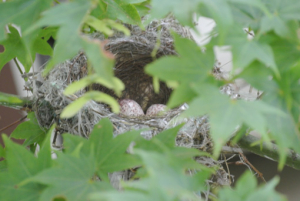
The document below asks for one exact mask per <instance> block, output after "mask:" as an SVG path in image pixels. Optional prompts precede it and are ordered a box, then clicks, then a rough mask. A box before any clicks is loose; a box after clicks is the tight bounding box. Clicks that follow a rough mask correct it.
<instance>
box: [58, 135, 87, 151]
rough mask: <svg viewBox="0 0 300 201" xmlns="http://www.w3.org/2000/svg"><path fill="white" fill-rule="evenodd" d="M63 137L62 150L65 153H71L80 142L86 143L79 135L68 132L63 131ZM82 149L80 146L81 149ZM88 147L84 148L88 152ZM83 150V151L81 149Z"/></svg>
mask: <svg viewBox="0 0 300 201" xmlns="http://www.w3.org/2000/svg"><path fill="white" fill-rule="evenodd" d="M62 136H63V139H64V151H65V153H72V152H73V151H74V150H75V149H76V148H77V147H78V146H79V145H80V144H84V143H86V142H85V141H86V140H87V139H85V138H83V137H79V136H75V135H72V134H69V133H64V134H63V135H62ZM82 150H83V149H82V148H81V151H82ZM88 151H89V149H87V150H86V153H88ZM83 152H84V151H83Z"/></svg>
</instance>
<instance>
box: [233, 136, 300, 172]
mask: <svg viewBox="0 0 300 201" xmlns="http://www.w3.org/2000/svg"><path fill="white" fill-rule="evenodd" d="M259 140H260V139H259V138H257V137H254V136H252V135H247V136H244V137H242V138H241V139H240V141H239V142H238V145H239V146H240V147H241V148H243V149H246V150H248V151H250V152H252V153H255V154H257V155H259V156H262V157H264V158H267V159H272V160H274V161H278V160H279V154H278V146H277V145H275V144H273V143H272V144H271V146H267V144H266V143H262V146H260V144H257V145H254V146H251V145H252V144H253V143H254V142H257V141H259ZM285 165H287V166H289V167H292V168H294V169H297V170H300V154H299V153H296V152H294V151H292V150H289V151H288V153H287V159H286V163H285Z"/></svg>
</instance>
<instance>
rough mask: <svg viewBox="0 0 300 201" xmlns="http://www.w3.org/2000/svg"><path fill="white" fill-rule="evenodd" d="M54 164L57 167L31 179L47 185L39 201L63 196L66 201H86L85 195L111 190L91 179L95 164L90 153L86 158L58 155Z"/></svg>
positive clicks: (100, 182)
mask: <svg viewBox="0 0 300 201" xmlns="http://www.w3.org/2000/svg"><path fill="white" fill-rule="evenodd" d="M90 150H91V151H92V147H90ZM56 162H57V163H58V165H59V166H58V167H54V168H51V169H48V170H45V171H43V172H41V173H39V174H38V175H36V176H35V177H34V178H33V181H36V182H39V183H42V184H46V185H49V187H48V188H47V189H45V190H44V191H43V192H42V195H41V198H40V200H52V199H53V198H54V197H57V196H63V197H65V198H66V199H67V200H74V201H81V200H87V195H88V194H90V193H92V192H97V191H99V190H100V191H103V190H108V189H111V186H110V185H109V184H108V183H105V182H102V181H97V179H95V178H94V179H93V176H94V175H95V172H96V164H95V160H94V158H93V153H92V152H91V153H90V155H89V156H88V157H86V156H83V155H82V154H81V155H80V157H74V156H72V155H68V154H63V153H59V154H58V158H57V159H56Z"/></svg>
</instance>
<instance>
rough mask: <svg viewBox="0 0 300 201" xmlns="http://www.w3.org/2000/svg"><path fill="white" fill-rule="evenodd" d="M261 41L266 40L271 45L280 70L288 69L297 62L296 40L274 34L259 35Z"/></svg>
mask: <svg viewBox="0 0 300 201" xmlns="http://www.w3.org/2000/svg"><path fill="white" fill-rule="evenodd" d="M261 41H262V42H268V43H269V44H270V46H271V47H272V49H273V52H274V56H275V61H276V64H277V66H278V69H279V70H280V71H281V72H284V71H287V70H289V69H290V68H291V67H292V66H294V65H295V64H297V63H298V62H299V55H300V48H299V47H300V46H299V43H298V42H295V41H288V40H286V39H282V38H280V37H278V36H276V35H274V34H268V35H267V36H265V37H261ZM283 52H284V54H283ZM286 55H289V56H288V58H289V59H286Z"/></svg>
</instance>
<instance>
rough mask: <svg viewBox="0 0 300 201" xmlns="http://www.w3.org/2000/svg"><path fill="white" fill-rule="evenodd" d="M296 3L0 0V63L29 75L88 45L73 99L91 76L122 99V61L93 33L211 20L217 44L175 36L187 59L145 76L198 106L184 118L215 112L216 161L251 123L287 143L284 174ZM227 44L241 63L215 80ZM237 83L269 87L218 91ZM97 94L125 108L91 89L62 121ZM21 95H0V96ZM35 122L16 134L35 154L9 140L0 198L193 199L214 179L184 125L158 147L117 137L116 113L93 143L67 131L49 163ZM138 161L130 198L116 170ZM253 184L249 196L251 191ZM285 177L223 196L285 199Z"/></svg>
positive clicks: (294, 76)
mask: <svg viewBox="0 0 300 201" xmlns="http://www.w3.org/2000/svg"><path fill="white" fill-rule="evenodd" d="M299 8H300V2H299V1H297V0H289V1H285V0H252V1H247V0H185V1H180V0H173V1H158V0H151V1H148V0H123V1H121V0H73V1H68V2H64V3H60V4H58V5H55V4H54V1H53V2H52V1H49V0H26V1H23V0H11V1H5V2H1V3H0V19H1V21H0V44H1V45H3V47H4V51H3V52H1V53H0V70H1V69H2V68H3V66H4V65H5V64H6V63H7V62H9V61H10V60H11V59H15V60H18V61H19V62H20V63H21V64H22V65H23V66H24V70H22V69H19V70H20V71H21V73H26V72H29V70H30V68H31V67H32V64H33V62H34V60H35V56H36V54H37V53H38V54H43V55H50V56H51V60H50V61H49V62H48V63H47V65H46V67H45V69H44V75H46V74H47V73H49V71H50V70H51V69H52V67H53V66H55V65H56V64H58V63H60V62H63V61H65V60H66V59H70V58H72V57H74V56H75V55H76V54H77V53H78V52H79V51H84V52H85V54H86V55H87V57H88V65H89V66H88V69H89V75H88V76H87V77H86V78H83V79H82V80H80V81H79V82H77V83H74V84H73V85H71V86H70V87H69V88H67V90H66V91H65V94H66V95H70V94H73V93H75V92H76V91H77V90H80V88H84V87H86V86H88V85H89V84H91V83H100V84H102V85H104V86H105V87H107V88H109V89H112V90H114V91H115V93H116V94H120V93H121V91H122V90H123V89H124V85H123V84H122V83H121V81H120V80H119V79H118V78H116V77H114V73H113V66H114V61H113V59H112V58H111V56H110V55H108V54H107V53H106V52H105V51H103V45H104V43H103V41H98V40H93V39H91V38H89V37H87V35H88V34H92V33H93V32H95V31H97V32H101V33H102V34H103V35H104V36H105V37H108V36H112V35H113V34H114V32H115V31H119V32H123V33H124V35H129V30H128V29H127V28H126V27H125V26H123V23H127V24H133V25H138V26H140V27H143V23H147V22H150V21H151V20H153V19H159V18H162V17H165V16H167V15H168V14H170V13H172V15H174V17H175V18H176V19H177V20H178V21H179V22H180V23H181V24H182V25H184V26H190V27H193V16H195V15H196V16H197V17H198V16H202V17H208V18H211V19H213V20H214V21H215V22H216V26H215V27H214V29H213V30H212V31H211V32H210V33H209V35H210V36H211V38H210V41H209V43H207V44H206V45H204V46H203V47H199V46H198V45H196V44H195V43H194V42H193V41H190V40H188V39H183V38H180V37H179V36H178V35H176V34H174V35H173V36H174V41H175V42H174V45H175V49H176V52H177V53H178V56H168V57H162V58H160V59H157V60H156V61H155V62H153V63H151V64H149V65H148V66H147V67H146V68H145V72H146V73H148V74H149V75H151V76H153V77H154V78H155V79H160V80H162V81H165V82H166V83H167V84H168V85H169V86H172V87H173V89H174V91H173V93H172V96H171V98H170V100H169V102H168V106H169V107H171V108H172V107H176V106H179V105H181V104H182V103H188V105H189V109H188V110H187V111H186V112H185V113H184V114H182V117H195V116H201V115H204V114H207V115H208V116H209V117H210V126H211V137H212V139H213V140H214V144H215V146H214V155H215V156H217V155H218V154H219V153H220V149H221V147H222V146H223V145H224V143H226V142H227V141H228V140H230V139H232V138H233V140H234V141H237V140H238V138H239V137H241V136H240V135H239V136H236V137H235V136H233V135H232V134H233V133H234V131H236V130H238V129H239V128H241V127H243V126H247V127H249V128H250V129H253V130H257V131H259V132H260V134H261V135H262V141H266V142H270V141H271V140H272V141H274V142H276V143H277V144H278V146H279V154H280V161H279V168H281V169H282V168H283V166H284V163H285V160H286V155H287V152H286V150H287V149H288V148H290V149H293V150H294V151H296V152H299V153H300V146H299V145H300V134H299V115H300V110H299V106H300V96H299V94H300V93H299V80H300V65H299V59H300V57H299V53H300V48H299V47H300V46H299V45H300V43H299V34H298V33H299V30H300V29H299V20H300V14H299ZM146 14H147V15H148V17H147V18H145V21H143V22H142V20H141V18H142V17H143V16H145V15H146ZM195 31H196V30H195ZM51 37H52V38H54V39H55V40H56V42H55V46H54V48H52V47H51V46H50V45H49V44H48V43H47V41H48V40H49V39H50V38H51ZM224 46H225V47H228V50H230V51H231V53H232V58H233V60H232V62H233V69H232V71H231V72H230V78H229V79H228V80H226V81H224V80H216V79H214V76H213V73H212V70H213V66H214V64H215V58H216V53H215V49H216V48H217V47H224ZM91 69H92V70H91ZM94 72H95V74H93V73H94ZM237 79H243V80H245V81H246V82H248V83H249V84H250V85H251V86H253V87H254V88H256V89H257V90H259V91H262V92H263V95H262V97H261V98H260V100H257V101H255V102H250V101H245V100H240V99H231V98H230V97H228V96H227V95H224V94H221V93H220V90H219V89H220V87H221V86H223V85H226V84H228V83H233V82H234V81H235V80H237ZM156 81H157V80H156ZM89 100H96V101H102V102H105V103H108V104H110V105H111V107H112V108H113V110H114V111H116V112H117V111H118V104H117V102H116V101H115V100H113V99H112V98H111V97H109V96H105V95H104V94H102V93H101V92H91V93H87V94H86V95H85V96H83V97H81V98H79V99H78V100H76V101H74V103H72V104H73V105H72V104H71V105H70V106H69V108H68V109H66V110H65V112H64V113H63V117H70V116H72V115H73V114H74V113H76V112H77V111H78V110H79V109H80V108H81V107H82V106H83V105H84V104H85V103H86V102H87V101H89ZM19 101H21V100H19V99H17V98H15V97H7V96H4V95H1V94H0V103H2V102H3V103H5V104H7V102H12V103H13V104H15V103H16V102H19ZM28 117H29V119H30V121H29V122H26V123H23V124H22V125H20V126H19V127H18V128H17V129H16V130H15V132H14V133H13V137H15V138H19V139H26V140H25V144H24V146H27V145H31V148H32V150H34V148H35V146H36V144H40V145H41V150H40V152H39V153H38V157H35V156H34V154H33V153H30V152H29V151H28V150H26V148H25V147H24V146H20V145H17V144H15V143H13V142H12V141H11V140H9V139H8V138H7V137H3V138H4V142H5V148H4V149H3V148H2V147H1V148H0V156H2V157H4V159H5V160H3V161H1V162H0V164H1V165H0V169H1V172H0V197H1V198H5V200H20V199H22V200H26V199H27V200H51V199H54V197H56V198H61V199H65V200H87V199H91V200H101V199H104V198H105V199H108V200H119V199H120V198H122V199H124V200H126V199H127V200H129V199H130V200H132V199H139V200H150V199H151V200H179V199H195V194H194V192H196V191H202V190H204V189H205V185H204V181H205V180H206V179H207V178H208V177H209V175H210V174H211V172H210V171H209V170H207V169H206V168H204V167H202V166H200V165H199V164H196V163H195V162H194V161H193V160H192V157H194V156H196V155H198V154H199V152H198V151H195V150H187V149H182V148H178V147H177V148H176V147H174V143H173V142H174V139H175V137H174V136H175V135H176V129H178V128H174V129H173V130H170V131H166V133H164V134H163V133H162V134H160V135H158V136H157V137H155V138H153V139H152V140H151V141H150V142H149V141H145V140H143V139H140V137H139V134H138V132H137V131H132V132H129V133H126V134H123V135H120V136H117V137H116V138H113V135H112V131H113V128H112V125H111V124H110V123H109V122H108V121H107V120H102V122H100V123H99V124H97V125H96V126H95V128H94V130H93V132H92V133H91V135H90V139H89V140H86V139H82V138H79V137H76V136H72V135H68V134H65V135H64V147H65V149H64V151H63V152H57V153H56V154H57V156H58V158H57V160H51V151H50V145H49V144H50V132H52V131H48V134H47V135H46V134H45V133H46V132H45V131H43V130H41V129H40V128H39V125H38V122H37V121H36V119H35V117H34V115H33V114H30V115H29V116H28ZM52 130H53V128H52ZM132 141H135V142H136V145H135V148H134V152H133V154H128V153H127V152H126V150H127V148H128V146H129V144H130V143H131V142H132ZM171 142H172V143H171ZM33 146H34V147H33ZM178 153H184V154H183V155H179V154H178ZM136 166H141V167H142V168H140V170H139V171H138V173H137V175H139V177H140V178H141V179H140V180H139V181H130V182H126V183H125V184H124V185H123V188H124V189H125V190H124V192H122V193H117V192H116V191H115V190H113V189H112V187H111V185H110V184H109V181H108V177H107V174H108V173H112V172H115V171H121V170H125V169H128V168H135V167H136ZM187 169H195V170H197V171H198V172H197V173H195V174H194V175H193V177H189V176H187V175H186V174H185V170H187ZM199 170H201V171H199ZM248 181H251V182H249V183H248V186H249V189H250V190H251V191H249V192H251V193H249V192H244V190H245V188H244V185H245V184H246V183H247V182H248ZM276 182H277V180H276V179H275V180H272V181H271V182H270V183H269V184H267V185H266V186H264V187H262V188H259V190H258V191H256V190H254V189H256V184H255V182H254V181H253V179H252V178H251V176H250V175H249V174H248V173H247V174H246V175H244V177H242V178H241V179H240V181H239V182H238V184H237V187H236V188H235V189H234V190H232V189H224V190H220V191H219V198H220V200H228V199H230V198H232V197H229V196H233V195H232V194H233V193H234V196H235V197H234V199H236V200H244V199H245V200H247V199H248V200H254V199H256V198H257V197H260V198H262V197H265V198H266V199H268V198H269V197H268V196H270V197H272V199H278V200H281V199H282V198H281V197H280V196H278V195H277V194H276V193H274V192H273V189H274V186H275V184H276ZM232 199H233V198H232Z"/></svg>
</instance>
